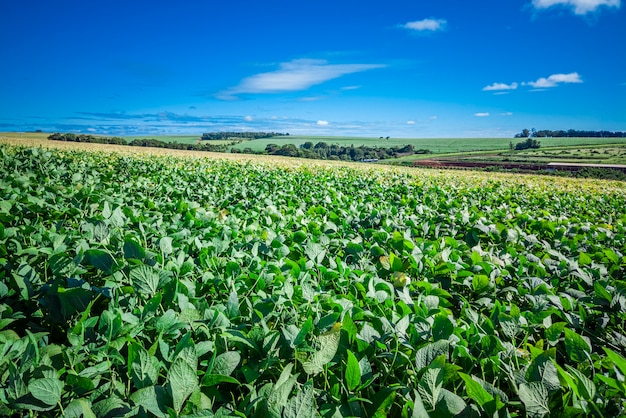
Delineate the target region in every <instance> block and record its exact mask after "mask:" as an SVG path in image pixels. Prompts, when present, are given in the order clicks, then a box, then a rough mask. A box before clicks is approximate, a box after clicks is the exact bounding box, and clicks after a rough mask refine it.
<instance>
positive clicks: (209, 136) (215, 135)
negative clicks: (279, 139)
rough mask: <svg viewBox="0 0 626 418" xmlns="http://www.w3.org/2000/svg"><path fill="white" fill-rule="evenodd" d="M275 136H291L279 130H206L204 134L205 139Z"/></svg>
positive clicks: (222, 139) (219, 139)
mask: <svg viewBox="0 0 626 418" xmlns="http://www.w3.org/2000/svg"><path fill="white" fill-rule="evenodd" d="M275 136H289V133H284V134H283V133H279V132H206V133H203V134H202V137H201V138H200V139H202V140H203V141H224V140H229V139H233V138H237V139H262V138H273V137H275Z"/></svg>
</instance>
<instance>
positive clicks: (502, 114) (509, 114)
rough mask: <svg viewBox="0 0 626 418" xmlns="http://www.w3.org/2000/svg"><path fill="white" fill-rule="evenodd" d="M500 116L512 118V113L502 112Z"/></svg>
mask: <svg viewBox="0 0 626 418" xmlns="http://www.w3.org/2000/svg"><path fill="white" fill-rule="evenodd" d="M500 116H513V112H502V113H500Z"/></svg>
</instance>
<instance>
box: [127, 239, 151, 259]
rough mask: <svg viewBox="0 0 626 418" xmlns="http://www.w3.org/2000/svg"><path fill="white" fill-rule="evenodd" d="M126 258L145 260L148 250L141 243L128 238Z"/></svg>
mask: <svg viewBox="0 0 626 418" xmlns="http://www.w3.org/2000/svg"><path fill="white" fill-rule="evenodd" d="M123 249H124V258H126V259H129V258H130V259H135V260H143V259H144V258H146V251H145V250H144V249H143V247H142V246H141V245H139V244H138V243H137V242H135V241H134V240H132V239H127V240H126V241H124V248H123Z"/></svg>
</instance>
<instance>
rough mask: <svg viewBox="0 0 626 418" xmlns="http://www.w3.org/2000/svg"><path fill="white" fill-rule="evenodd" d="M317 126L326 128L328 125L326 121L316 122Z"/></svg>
mask: <svg viewBox="0 0 626 418" xmlns="http://www.w3.org/2000/svg"><path fill="white" fill-rule="evenodd" d="M316 124H317V125H319V126H327V125H328V121H327V120H318V121H317V122H316Z"/></svg>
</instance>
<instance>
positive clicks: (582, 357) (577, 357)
mask: <svg viewBox="0 0 626 418" xmlns="http://www.w3.org/2000/svg"><path fill="white" fill-rule="evenodd" d="M563 331H564V332H565V351H567V355H568V356H569V358H570V359H571V360H572V361H573V362H574V363H582V362H583V361H586V360H587V359H589V358H590V357H589V356H590V354H591V347H590V346H589V343H587V341H585V339H584V338H583V337H581V336H580V335H578V334H576V333H575V332H574V331H572V330H571V329H569V328H565V329H563Z"/></svg>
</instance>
